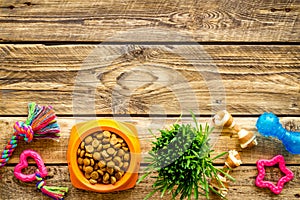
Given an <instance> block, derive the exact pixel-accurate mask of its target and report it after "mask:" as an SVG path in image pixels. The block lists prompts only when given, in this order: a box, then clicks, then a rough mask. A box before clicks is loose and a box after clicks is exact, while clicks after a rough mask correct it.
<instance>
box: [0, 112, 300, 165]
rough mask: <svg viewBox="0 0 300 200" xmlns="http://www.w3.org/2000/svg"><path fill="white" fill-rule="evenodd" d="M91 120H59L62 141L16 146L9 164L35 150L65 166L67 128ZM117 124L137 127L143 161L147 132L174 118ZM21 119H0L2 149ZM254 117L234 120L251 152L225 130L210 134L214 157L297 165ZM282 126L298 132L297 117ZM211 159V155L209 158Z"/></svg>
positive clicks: (298, 158)
mask: <svg viewBox="0 0 300 200" xmlns="http://www.w3.org/2000/svg"><path fill="white" fill-rule="evenodd" d="M91 119H93V118H59V124H60V126H61V138H60V140H59V142H55V141H52V140H40V141H33V142H31V143H29V144H25V142H21V143H20V145H19V147H18V148H17V149H16V151H15V153H14V155H13V157H12V159H11V160H10V162H9V163H11V164H15V163H17V162H19V155H20V153H21V152H22V151H23V150H25V149H34V150H36V151H37V152H39V153H40V154H41V155H42V157H44V161H45V162H46V163H51V164H57V163H59V164H66V153H67V146H68V145H67V144H68V141H69V136H70V129H71V127H72V126H73V125H74V124H75V123H78V122H79V121H88V120H91ZM115 119H116V120H120V121H127V122H131V123H133V124H135V125H136V127H137V129H138V134H139V139H140V143H141V149H142V157H143V159H144V158H145V157H146V156H147V152H148V151H149V150H150V149H151V141H153V139H154V138H153V136H152V135H151V134H150V133H149V129H151V130H153V133H154V134H156V135H159V134H158V131H157V130H158V129H161V128H162V127H169V125H170V124H172V123H175V122H176V120H177V118H151V117H150V118H115ZM22 120H24V118H15V117H8V118H4V117H1V118H0V130H2V134H1V135H0V144H1V145H0V149H1V150H2V149H3V148H4V145H5V144H6V141H8V139H9V138H10V137H11V135H12V131H13V128H12V127H13V124H14V123H15V122H16V121H22ZM256 120H257V118H255V117H249V118H240V117H237V118H236V122H237V124H239V125H240V126H242V127H243V128H245V129H247V130H251V131H253V132H254V133H255V134H256V135H257V139H258V146H256V147H255V148H252V149H244V150H243V149H241V148H240V146H239V143H238V137H237V134H234V133H232V131H230V130H227V129H224V130H223V131H222V130H220V129H215V130H214V132H213V133H212V135H211V141H212V144H213V149H214V150H215V154H219V153H221V152H224V151H228V150H231V149H236V150H237V151H239V152H241V156H242V161H243V163H244V164H254V163H256V161H257V160H258V159H261V158H271V157H273V156H274V155H277V154H282V155H284V156H285V158H286V162H287V163H288V164H298V163H299V162H300V155H292V154H290V153H288V152H287V151H286V150H285V148H284V146H283V145H282V143H281V142H280V141H278V140H276V139H272V138H264V137H262V136H261V135H260V134H259V133H257V131H256V128H255V123H256ZM281 121H282V123H283V125H284V126H285V127H286V128H288V129H292V130H294V131H297V130H298V131H299V130H300V118H299V117H298V118H297V117H284V118H281ZM182 122H183V123H192V121H191V118H183V119H182ZM199 122H200V123H202V124H205V123H210V118H203V117H200V118H199ZM212 156H214V155H212ZM216 163H217V164H223V163H224V158H220V159H218V160H217V161H216Z"/></svg>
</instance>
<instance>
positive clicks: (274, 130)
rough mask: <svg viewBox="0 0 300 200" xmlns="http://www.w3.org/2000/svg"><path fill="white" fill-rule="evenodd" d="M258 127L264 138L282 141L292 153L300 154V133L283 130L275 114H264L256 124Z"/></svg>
mask: <svg viewBox="0 0 300 200" xmlns="http://www.w3.org/2000/svg"><path fill="white" fill-rule="evenodd" d="M256 127H257V130H258V132H260V133H261V134H262V135H263V136H266V137H269V136H271V137H277V138H278V139H279V140H281V141H282V143H283V144H284V146H285V148H286V150H288V151H289V152H290V153H292V154H300V132H292V131H288V130H286V129H285V128H283V127H282V125H281V124H280V122H279V119H278V117H277V116H276V115H274V114H273V113H264V114H262V115H261V116H260V117H259V118H258V120H257V122H256Z"/></svg>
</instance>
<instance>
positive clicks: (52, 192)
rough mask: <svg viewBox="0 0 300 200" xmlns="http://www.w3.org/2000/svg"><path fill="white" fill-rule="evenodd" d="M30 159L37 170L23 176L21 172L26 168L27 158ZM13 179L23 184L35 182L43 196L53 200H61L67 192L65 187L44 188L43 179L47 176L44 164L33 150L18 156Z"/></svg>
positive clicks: (44, 182)
mask: <svg viewBox="0 0 300 200" xmlns="http://www.w3.org/2000/svg"><path fill="white" fill-rule="evenodd" d="M28 157H31V158H33V159H34V161H35V162H36V164H37V166H38V169H37V171H36V173H34V174H23V173H22V170H23V169H25V168H26V167H28V162H27V158H28ZM14 174H15V177H16V178H17V179H19V180H21V181H23V182H33V181H35V180H37V181H38V182H37V184H36V187H37V189H39V190H40V191H41V192H42V193H43V194H44V195H46V196H48V197H50V198H52V199H55V200H62V199H63V197H64V195H65V193H66V192H68V188H67V187H54V186H46V181H45V180H44V178H45V177H46V176H47V174H48V173H47V169H46V167H45V164H44V162H43V160H42V158H41V156H40V155H39V154H38V153H37V152H35V151H33V150H25V151H23V152H22V153H21V155H20V163H19V164H18V165H17V166H16V167H15V170H14Z"/></svg>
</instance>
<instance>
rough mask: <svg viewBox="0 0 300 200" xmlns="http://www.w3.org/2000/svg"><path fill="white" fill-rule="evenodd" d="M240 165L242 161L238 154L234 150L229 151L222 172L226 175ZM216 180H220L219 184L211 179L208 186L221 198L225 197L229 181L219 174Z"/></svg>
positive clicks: (214, 179)
mask: <svg viewBox="0 0 300 200" xmlns="http://www.w3.org/2000/svg"><path fill="white" fill-rule="evenodd" d="M241 164H242V160H241V156H240V154H239V153H238V152H237V151H236V150H230V151H229V152H228V157H227V158H226V161H225V165H224V167H223V171H224V172H226V173H227V174H228V173H229V172H230V171H231V170H232V169H234V168H236V167H238V166H240V165H241ZM218 178H219V179H220V181H221V183H220V182H219V181H218V180H217V179H216V178H213V179H212V180H211V182H210V185H211V186H212V187H213V188H214V189H215V190H216V191H218V192H219V193H220V194H221V195H222V196H223V197H225V196H226V195H227V194H228V189H229V181H228V180H227V179H226V177H225V175H224V174H221V173H219V174H218ZM222 184H223V185H222Z"/></svg>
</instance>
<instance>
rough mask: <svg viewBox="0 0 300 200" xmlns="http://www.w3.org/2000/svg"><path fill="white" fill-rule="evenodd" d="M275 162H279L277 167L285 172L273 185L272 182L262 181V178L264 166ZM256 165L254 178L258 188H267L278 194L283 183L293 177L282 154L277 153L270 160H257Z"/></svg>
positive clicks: (272, 164)
mask: <svg viewBox="0 0 300 200" xmlns="http://www.w3.org/2000/svg"><path fill="white" fill-rule="evenodd" d="M276 163H278V164H279V169H280V170H281V171H282V172H283V173H284V174H285V176H283V177H281V178H280V179H279V181H278V182H277V185H276V186H275V185H274V184H273V183H272V182H270V181H264V180H263V179H264V177H265V175H266V171H265V166H267V167H271V166H274V165H275V164H276ZM256 165H257V169H258V175H257V177H256V180H255V184H256V186H257V187H260V188H269V189H270V190H271V191H272V192H273V193H274V194H279V193H280V192H281V191H282V189H283V185H284V184H285V183H286V182H289V181H290V180H292V179H293V178H294V174H293V172H292V171H291V170H289V169H288V168H286V166H285V162H284V157H283V156H282V155H277V156H275V157H274V158H272V159H271V160H258V161H257V162H256Z"/></svg>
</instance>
